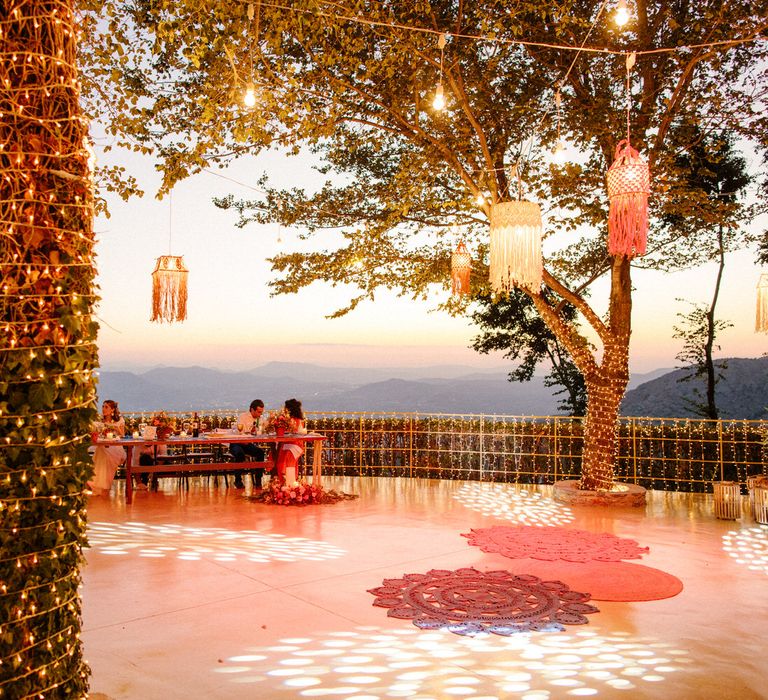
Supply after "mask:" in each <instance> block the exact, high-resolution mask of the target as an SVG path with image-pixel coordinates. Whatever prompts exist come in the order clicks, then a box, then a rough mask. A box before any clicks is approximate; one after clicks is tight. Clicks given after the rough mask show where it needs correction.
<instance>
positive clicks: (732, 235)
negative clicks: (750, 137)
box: [670, 133, 753, 420]
mask: <svg viewBox="0 0 768 700" xmlns="http://www.w3.org/2000/svg"><path fill="white" fill-rule="evenodd" d="M679 160H680V161H681V162H682V165H683V167H684V168H685V170H686V171H687V172H688V176H687V183H686V186H685V188H684V191H685V196H686V197H688V198H693V197H695V199H696V202H697V207H696V210H695V214H694V215H693V216H690V217H688V218H687V219H686V220H684V221H675V222H674V223H675V225H676V226H678V227H680V228H685V227H687V228H688V229H694V230H700V231H702V232H706V231H711V230H712V229H713V228H714V229H715V231H716V234H717V235H716V236H715V237H714V239H713V241H714V246H715V251H714V253H715V256H716V259H717V275H716V278H715V288H714V292H713V294H712V300H711V301H710V303H709V305H708V306H707V305H701V304H695V305H694V307H693V309H692V310H691V311H690V312H689V313H687V314H678V316H679V317H680V318H681V319H682V324H681V325H680V326H675V329H674V330H675V334H674V337H675V338H681V339H682V340H683V341H684V344H683V349H682V350H681V351H680V353H679V354H678V355H677V359H678V360H680V361H681V362H683V363H685V365H686V367H689V368H690V371H689V373H688V374H687V375H685V376H684V377H683V378H682V379H680V381H690V380H691V379H693V378H699V377H703V378H704V382H705V394H706V396H705V397H704V401H694V402H693V409H694V411H695V412H696V413H697V414H699V415H702V416H704V417H705V418H712V419H713V420H714V419H717V418H718V410H717V402H716V400H715V386H716V385H717V383H718V381H720V380H721V379H722V378H723V375H722V374H721V373H720V370H723V369H725V363H724V362H721V363H720V364H719V365H718V366H716V363H715V361H714V359H713V352H714V351H715V350H719V349H720V346H719V345H715V339H716V337H717V334H718V333H719V332H720V331H723V330H725V329H726V328H729V327H731V326H732V325H733V324H731V323H728V322H726V321H721V320H718V319H716V318H715V309H716V307H717V300H718V297H719V296H720V285H721V283H722V280H723V270H724V269H725V256H726V251H727V249H728V248H734V247H736V246H737V245H739V244H741V245H743V244H744V243H745V242H746V241H745V239H748V236H745V235H744V229H743V225H744V223H745V222H747V221H749V220H751V219H752V218H753V215H752V213H751V212H750V208H749V207H746V206H744V205H743V204H742V203H741V202H740V201H739V200H740V195H742V194H743V193H744V191H745V190H746V189H747V187H748V186H749V184H750V183H751V181H752V178H751V177H750V175H749V173H748V172H747V164H746V161H745V160H744V158H743V157H741V156H740V155H738V154H736V153H735V152H734V146H733V139H732V138H731V137H730V135H729V134H727V133H726V134H722V133H714V134H708V135H698V134H697V138H696V140H695V141H694V143H693V144H692V146H691V147H690V148H689V149H688V150H687V151H686V152H685V153H683V154H681V155H680V156H679ZM670 216H673V217H674V215H670ZM710 245H713V244H710ZM700 393H701V392H700V391H699V390H698V389H695V390H694V395H699V396H700ZM700 398H701V397H700Z"/></svg>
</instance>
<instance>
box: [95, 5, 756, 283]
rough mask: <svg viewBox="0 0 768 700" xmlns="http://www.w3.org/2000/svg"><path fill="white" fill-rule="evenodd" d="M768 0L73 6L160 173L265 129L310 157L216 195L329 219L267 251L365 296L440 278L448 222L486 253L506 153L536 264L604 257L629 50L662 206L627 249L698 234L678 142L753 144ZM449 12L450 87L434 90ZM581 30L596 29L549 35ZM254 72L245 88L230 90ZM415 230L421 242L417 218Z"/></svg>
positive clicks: (588, 271) (298, 273)
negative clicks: (250, 102) (541, 230)
mask: <svg viewBox="0 0 768 700" xmlns="http://www.w3.org/2000/svg"><path fill="white" fill-rule="evenodd" d="M89 3H90V0H87V1H86V3H85V7H86V8H88V6H89ZM765 5H766V3H765V2H758V3H757V4H755V3H748V2H744V1H740V2H729V3H724V2H697V3H690V2H667V1H662V2H659V1H656V2H649V3H646V2H641V3H638V5H637V6H636V7H635V8H633V9H634V10H635V11H636V16H635V18H634V20H633V21H632V22H631V23H630V24H629V25H628V26H627V27H625V29H624V30H620V29H619V28H617V27H616V26H615V25H614V23H613V20H612V18H611V15H610V12H609V9H610V8H609V7H606V5H605V4H604V3H603V4H598V3H595V2H584V1H569V2H555V3H552V4H551V5H546V6H545V5H542V4H541V3H538V2H508V1H507V0H504V1H501V0H499V1H489V0H486V1H484V2H478V3H471V4H469V3H466V4H465V3H463V2H426V1H421V2H413V3H393V2H375V3H373V2H364V1H361V0H345V1H343V2H323V1H321V0H303V1H298V2H294V3H291V5H290V7H284V6H275V5H271V4H264V5H263V6H261V5H260V4H259V3H257V4H256V10H257V12H256V16H255V17H254V18H253V19H249V16H248V3H244V2H231V1H226V2H225V1H222V0H218V1H217V0H213V1H208V0H181V1H171V0H152V1H151V2H150V1H147V0H134V1H132V2H126V1H124V0H108V1H107V2H104V3H93V7H92V9H91V12H89V13H88V14H87V15H86V16H87V18H89V19H91V23H90V24H88V25H87V32H88V36H89V37H90V40H89V41H87V42H85V43H84V46H85V49H84V51H85V52H86V56H85V57H84V61H83V65H84V66H85V77H86V92H87V96H88V102H89V104H90V105H91V108H92V111H93V113H94V114H98V115H99V117H100V118H101V119H103V120H105V121H106V122H107V127H108V129H109V130H110V131H111V132H112V133H113V134H114V135H115V136H116V137H117V142H118V143H123V144H126V145H128V146H129V147H132V148H137V149H145V150H147V151H149V152H152V153H153V154H155V156H156V157H157V162H158V167H159V168H160V169H161V170H162V172H163V175H164V186H165V187H171V186H172V185H173V183H174V182H176V181H177V180H179V179H181V178H183V177H185V176H186V175H188V174H190V173H193V172H196V171H198V170H200V169H204V168H209V167H212V166H215V165H224V164H226V162H227V161H229V160H231V159H232V158H235V157H238V156H239V155H243V154H253V153H258V152H260V151H261V150H263V149H267V148H282V149H285V150H286V151H287V152H291V153H298V152H300V150H301V149H307V148H308V149H310V150H312V151H313V152H314V153H315V154H316V155H317V156H318V157H319V159H320V161H321V162H322V164H323V165H322V166H321V168H320V173H319V177H318V188H317V190H316V191H314V192H310V193H307V192H304V191H302V190H300V189H294V190H291V191H286V192H281V191H277V190H274V189H272V188H270V186H269V184H268V182H262V187H263V190H264V192H265V194H264V196H262V197H259V198H258V199H256V200H253V201H243V202H235V201H233V200H229V201H225V202H222V205H224V206H232V207H234V208H236V210H237V211H238V212H239V213H240V214H241V219H240V223H241V224H243V225H245V224H246V223H248V222H250V221H260V222H273V221H279V222H280V223H282V224H283V225H287V226H290V225H300V226H302V227H305V228H306V229H307V230H308V231H309V232H310V236H314V235H315V234H316V233H317V232H319V231H322V230H327V229H338V230H340V231H342V235H341V236H340V237H333V241H334V247H329V248H326V249H324V248H323V247H322V246H323V237H322V236H320V237H319V238H318V247H317V251H316V252H313V253H306V254H297V253H288V254H285V255H283V256H280V257H278V258H277V259H276V260H275V267H276V270H277V271H278V272H281V273H282V274H281V275H279V276H278V277H277V279H276V280H275V281H274V287H275V290H276V291H277V292H292V291H296V290H298V289H300V288H302V287H303V286H305V285H307V284H311V283H312V282H313V281H315V280H317V279H330V280H331V281H333V282H338V283H345V282H350V281H352V282H354V283H355V284H356V285H357V286H358V287H359V289H360V295H361V297H365V296H370V295H372V294H373V292H374V290H375V289H376V288H377V287H378V286H381V285H385V286H392V287H395V288H400V289H402V290H403V291H404V292H405V293H408V294H420V293H422V292H423V290H424V289H425V286H426V285H428V284H430V283H435V282H436V283H441V284H442V283H445V280H446V279H447V261H448V255H447V252H448V249H449V248H450V246H451V245H452V244H453V243H454V242H455V234H454V233H453V229H452V227H451V225H452V224H458V225H459V226H460V227H461V235H463V236H464V237H465V238H466V239H468V241H471V242H472V243H473V246H472V247H473V248H474V252H475V253H476V257H477V258H478V259H481V260H482V258H483V256H484V254H485V250H484V247H483V243H484V240H485V234H486V214H487V209H488V204H485V205H483V206H481V207H478V206H477V205H476V203H475V198H476V197H477V195H478V194H482V193H485V194H486V195H487V201H488V202H490V201H498V200H503V199H508V198H510V193H509V190H510V184H512V185H514V183H510V181H509V167H510V166H511V165H513V164H515V163H518V162H519V163H521V165H522V168H521V170H522V174H523V178H524V183H525V187H526V190H527V193H526V195H527V196H529V197H531V198H533V199H535V200H537V201H539V202H541V203H542V204H543V205H544V207H545V209H547V210H548V214H549V217H548V233H549V234H550V235H552V236H553V238H555V239H557V242H555V241H553V243H552V246H551V248H552V249H554V250H551V249H550V248H548V254H547V263H548V269H550V270H551V271H552V272H553V274H557V275H558V276H559V277H561V278H563V279H565V280H569V281H571V282H572V284H574V285H576V288H578V285H581V284H585V283H588V282H590V281H591V280H593V279H594V278H595V277H596V276H598V275H600V274H601V273H604V272H606V271H607V270H608V268H609V266H610V262H609V260H608V258H607V254H606V253H605V246H604V243H603V237H604V232H605V220H606V196H605V194H604V185H603V183H604V173H605V170H606V168H607V166H608V165H609V164H610V162H611V159H612V154H613V148H614V146H615V144H616V142H617V141H618V140H619V139H620V138H622V137H623V136H624V135H625V132H626V112H625V108H626V105H627V96H626V83H627V70H626V67H625V66H626V55H627V53H628V52H633V51H634V52H637V61H636V65H635V66H634V68H633V69H632V71H630V74H629V78H630V89H631V97H630V99H629V102H630V107H631V109H630V123H631V133H632V141H633V144H634V145H635V146H636V147H638V148H639V149H640V150H641V152H642V153H643V154H644V155H645V157H646V158H647V160H648V161H649V163H650V165H651V172H652V178H653V197H652V200H651V206H652V213H655V214H656V216H655V217H652V222H653V232H652V235H651V237H650V251H651V252H650V255H649V256H648V257H647V258H646V259H644V260H643V261H641V262H640V264H642V265H646V266H657V267H662V268H665V269H666V268H673V267H676V266H685V265H690V264H694V263H696V262H699V261H701V260H702V259H706V258H707V257H708V256H709V255H711V253H712V250H711V249H709V247H708V246H707V245H706V244H704V243H702V241H701V240H699V241H694V240H693V237H692V236H690V235H689V234H688V232H687V231H685V230H681V228H680V226H679V225H677V223H675V222H679V221H680V220H681V219H685V217H687V216H690V215H691V214H692V213H693V212H694V210H695V202H692V201H691V200H690V199H689V198H687V197H686V191H685V187H681V183H684V181H685V177H684V176H685V173H686V167H687V166H686V164H685V162H683V161H684V159H682V160H681V158H680V156H681V154H684V153H686V152H687V151H689V150H690V149H692V148H694V147H696V145H697V143H698V142H699V141H700V139H702V138H705V137H706V136H707V135H709V134H711V133H712V132H713V131H722V130H727V131H728V132H729V133H730V134H732V135H733V136H734V137H736V138H739V137H743V138H746V139H750V140H751V142H752V144H753V146H754V147H755V148H756V149H757V150H758V151H759V152H761V153H762V152H764V147H765V145H766V144H765V127H764V117H763V116H762V111H763V110H762V109H761V107H762V105H763V101H764V87H763V86H764V84H765V63H764V61H763V60H762V59H764V58H765V54H766V48H765V42H764V41H763V40H762V39H761V38H760V37H761V35H762V33H763V32H764V30H765V27H766V20H765V17H766V14H767V13H766V11H765V10H766V9H768V8H766V6H765ZM97 19H98V21H97ZM443 32H446V33H449V34H450V37H449V39H448V42H447V45H446V48H445V51H444V55H443V61H442V64H443V69H442V82H443V84H444V85H445V88H446V96H447V102H448V108H447V110H446V111H444V112H435V110H433V109H432V107H431V101H432V96H433V94H434V91H435V87H436V85H437V83H438V80H439V79H440V71H441V68H440V66H441V52H440V50H439V49H438V37H439V34H440V33H443ZM582 44H584V45H585V49H593V48H598V49H605V50H585V51H582V52H577V51H574V50H566V49H565V48H562V47H571V49H573V48H577V47H580V46H581V45H582ZM555 47H560V48H555ZM251 81H253V83H254V84H255V87H256V93H257V105H256V107H255V108H254V109H252V110H251V109H246V108H244V107H243V105H242V93H243V90H244V89H245V87H246V85H247V84H248V83H249V82H251ZM558 89H559V90H560V92H561V95H562V109H561V113H560V118H559V120H558V119H557V114H556V108H555V104H554V99H555V93H556V91H557V90H558ZM558 121H559V131H560V135H559V138H560V139H561V140H563V141H565V142H566V143H568V144H570V146H571V147H572V152H573V155H574V158H573V161H572V162H570V163H569V164H567V165H565V166H564V167H553V166H552V163H551V159H549V158H548V157H547V154H548V152H549V150H551V148H552V146H553V145H554V142H555V141H556V140H557V139H558V133H557V132H558ZM326 176H328V178H327V179H326ZM331 176H332V177H331ZM513 190H514V187H513ZM427 230H428V231H429V232H430V233H431V234H432V236H431V237H429V239H428V242H425V238H424V237H419V236H417V235H414V234H415V233H417V232H424V231H427ZM555 233H559V234H563V233H565V234H568V235H565V236H563V235H560V236H557V235H554V234H555ZM338 240H341V243H340V244H338V245H337V244H336V241H338ZM361 261H363V264H360V262H361ZM352 263H357V264H354V265H353V264H352ZM481 271H482V267H481V266H478V272H481ZM480 277H481V276H480V275H478V278H480Z"/></svg>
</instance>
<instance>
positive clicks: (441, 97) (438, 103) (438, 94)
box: [432, 83, 445, 112]
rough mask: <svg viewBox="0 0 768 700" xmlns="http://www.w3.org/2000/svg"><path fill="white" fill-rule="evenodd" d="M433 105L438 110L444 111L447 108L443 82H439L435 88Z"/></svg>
mask: <svg viewBox="0 0 768 700" xmlns="http://www.w3.org/2000/svg"><path fill="white" fill-rule="evenodd" d="M432 106H433V107H434V108H435V109H436V110H437V111H438V112H442V111H443V110H444V109H445V91H444V90H443V84H442V83H438V84H437V89H436V90H435V99H433V100H432Z"/></svg>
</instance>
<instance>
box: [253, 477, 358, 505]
mask: <svg viewBox="0 0 768 700" xmlns="http://www.w3.org/2000/svg"><path fill="white" fill-rule="evenodd" d="M353 498H357V494H351V493H343V492H339V491H333V490H331V491H325V490H324V489H323V487H322V486H320V485H317V484H310V483H307V480H306V479H303V478H302V479H299V480H298V481H295V482H294V483H292V484H286V483H285V480H284V479H281V478H280V477H277V476H275V477H272V480H271V481H270V482H269V484H267V487H266V488H265V489H264V490H263V491H262V492H261V493H258V494H255V495H253V496H251V497H250V498H249V500H252V501H258V502H260V503H269V504H272V505H276V506H308V505H310V504H313V503H336V502H337V501H349V500H352V499H353Z"/></svg>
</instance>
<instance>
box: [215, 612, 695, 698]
mask: <svg viewBox="0 0 768 700" xmlns="http://www.w3.org/2000/svg"><path fill="white" fill-rule="evenodd" d="M690 664H691V660H690V659H689V658H688V656H687V652H686V651H684V650H682V649H675V648H674V647H672V646H671V645H669V644H666V643H664V642H661V641H659V640H657V639H653V638H647V637H646V638H642V637H636V636H633V635H631V634H628V633H621V632H616V633H608V634H601V633H600V632H599V630H594V628H593V629H580V630H578V631H573V632H572V631H569V632H568V633H566V634H559V635H546V634H544V635H542V634H538V633H524V634H520V635H515V636H512V637H498V636H496V635H480V636H476V637H459V636H456V635H452V634H450V633H449V632H446V631H423V630H416V629H414V628H404V629H402V630H396V631H392V630H383V629H381V628H378V627H358V628H356V629H354V630H350V631H345V632H333V633H329V634H326V635H324V636H319V635H312V636H309V635H308V636H303V637H295V638H284V639H281V640H279V642H278V644H276V645H274V646H266V647H265V646H258V647H251V648H248V649H244V650H243V653H242V654H239V655H236V656H232V657H230V658H227V659H222V662H221V664H220V665H218V666H217V667H215V668H213V669H212V671H213V672H214V673H219V674H222V675H223V676H227V677H228V679H229V682H231V683H235V684H241V685H244V686H253V689H252V690H253V695H252V697H269V696H270V692H272V693H276V692H278V688H279V689H280V690H282V691H293V693H294V695H295V697H302V698H313V697H315V698H318V697H343V698H345V699H346V700H386V699H387V698H418V700H444V699H445V698H452V697H461V698H469V699H470V700H502V698H509V697H513V696H514V697H516V698H521V699H522V700H547V699H548V698H552V697H583V696H596V695H600V694H601V693H603V692H606V691H609V690H619V691H628V692H627V697H631V695H632V691H633V690H635V689H638V690H644V691H648V689H649V688H650V687H651V686H655V691H656V692H657V693H658V697H663V696H664V686H663V684H664V681H665V680H666V679H667V678H669V676H670V675H672V674H674V673H680V672H684V671H685V669H686V667H687V666H689V665H690ZM276 684H279V685H276ZM280 697H282V695H281V696H280Z"/></svg>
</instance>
